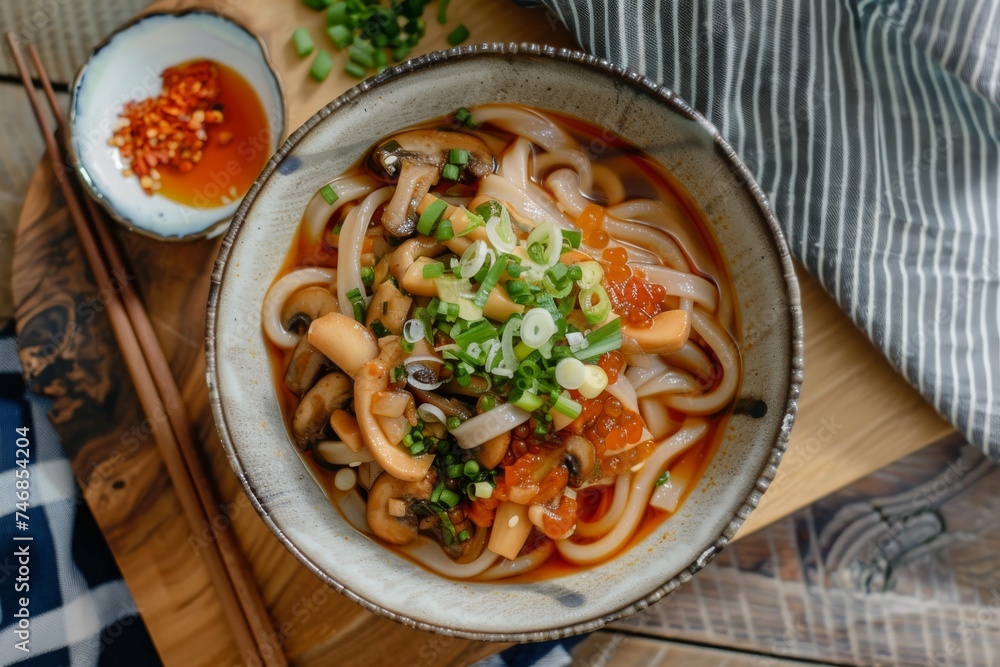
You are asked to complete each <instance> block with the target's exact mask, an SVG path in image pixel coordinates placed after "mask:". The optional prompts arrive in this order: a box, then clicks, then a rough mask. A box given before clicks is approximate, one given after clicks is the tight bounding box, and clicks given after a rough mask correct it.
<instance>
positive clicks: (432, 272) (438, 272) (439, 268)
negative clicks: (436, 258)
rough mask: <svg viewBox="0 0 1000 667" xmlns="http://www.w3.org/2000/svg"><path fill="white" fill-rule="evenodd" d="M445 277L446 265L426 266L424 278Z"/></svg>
mask: <svg viewBox="0 0 1000 667" xmlns="http://www.w3.org/2000/svg"><path fill="white" fill-rule="evenodd" d="M443 275H444V264H442V263H441V262H430V263H429V264H424V269H423V276H424V278H439V277H441V276H443Z"/></svg>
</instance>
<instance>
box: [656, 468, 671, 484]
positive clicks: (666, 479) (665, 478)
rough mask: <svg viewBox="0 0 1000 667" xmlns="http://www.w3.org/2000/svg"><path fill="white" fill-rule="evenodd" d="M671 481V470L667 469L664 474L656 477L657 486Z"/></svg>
mask: <svg viewBox="0 0 1000 667" xmlns="http://www.w3.org/2000/svg"><path fill="white" fill-rule="evenodd" d="M669 481H670V471H669V470H667V471H665V472H664V473H663V474H662V475H660V476H659V477H657V478H656V486H658V487H659V486H663V485H664V484H666V483H668V482H669Z"/></svg>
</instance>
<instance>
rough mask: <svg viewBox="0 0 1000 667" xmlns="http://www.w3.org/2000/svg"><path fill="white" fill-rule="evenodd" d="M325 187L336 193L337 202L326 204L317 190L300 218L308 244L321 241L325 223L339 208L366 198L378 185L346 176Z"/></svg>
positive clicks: (361, 177) (371, 179) (357, 177)
mask: <svg viewBox="0 0 1000 667" xmlns="http://www.w3.org/2000/svg"><path fill="white" fill-rule="evenodd" d="M327 185H329V186H330V187H331V188H333V191H334V192H335V193H337V201H335V202H333V204H327V203H326V200H325V199H323V195H321V194H320V193H319V191H318V190H317V191H316V194H314V195H313V198H312V199H310V200H309V204H308V205H307V206H306V212H305V213H304V214H303V216H302V218H303V220H304V221H305V226H306V238H307V239H308V240H309V242H310V243H319V242H320V241H322V240H323V239H322V236H323V230H324V229H325V228H326V223H327V221H329V220H330V216H332V215H333V214H334V213H336V212H337V211H338V210H339V209H340V207H341V206H343V205H344V204H349V203H351V202H354V201H356V200H358V199H361V198H362V197H367V196H368V195H369V194H370V193H371V192H372V190H374V189H375V188H377V187H378V185H379V184H378V182H377V181H375V179H373V178H371V177H369V176H346V177H343V178H337V179H334V180H332V181H330V182H329V183H327Z"/></svg>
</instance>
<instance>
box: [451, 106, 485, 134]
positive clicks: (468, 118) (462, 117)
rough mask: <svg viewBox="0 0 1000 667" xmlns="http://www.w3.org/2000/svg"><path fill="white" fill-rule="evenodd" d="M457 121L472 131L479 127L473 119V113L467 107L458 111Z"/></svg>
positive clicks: (456, 114)
mask: <svg viewBox="0 0 1000 667" xmlns="http://www.w3.org/2000/svg"><path fill="white" fill-rule="evenodd" d="M455 120H457V121H458V122H459V123H460V124H462V125H464V126H466V127H467V128H469V129H470V130H475V129H476V128H478V127H479V125H478V124H477V123H476V121H474V120H473V119H472V112H471V111H469V110H468V109H466V108H465V107H459V109H458V111H456V112H455Z"/></svg>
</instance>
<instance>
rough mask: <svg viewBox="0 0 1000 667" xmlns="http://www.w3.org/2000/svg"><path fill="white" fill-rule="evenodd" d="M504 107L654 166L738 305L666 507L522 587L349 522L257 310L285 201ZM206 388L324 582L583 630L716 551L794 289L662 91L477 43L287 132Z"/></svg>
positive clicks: (218, 332) (494, 629)
mask: <svg viewBox="0 0 1000 667" xmlns="http://www.w3.org/2000/svg"><path fill="white" fill-rule="evenodd" d="M486 102H508V103H517V104H524V105H529V106H534V107H541V108H547V109H550V110H555V111H558V112H560V113H564V114H569V115H573V116H577V117H580V118H583V119H585V120H588V121H590V122H592V123H594V124H595V125H597V126H599V127H606V128H611V129H613V131H614V132H615V133H616V134H618V135H620V136H621V137H623V138H624V139H625V140H627V141H628V142H630V143H632V144H634V145H636V146H638V147H640V148H642V149H644V150H645V151H646V152H647V153H649V154H650V155H651V156H652V157H654V158H656V159H657V160H659V161H660V162H661V163H662V164H663V165H665V166H666V167H667V168H668V169H669V170H670V171H671V172H672V173H673V175H674V176H675V177H676V178H677V179H678V180H679V181H680V183H681V184H682V185H683V186H684V187H685V188H687V190H688V191H689V193H690V194H691V195H692V196H693V197H694V199H695V200H696V201H697V203H698V205H700V207H701V209H702V211H703V212H704V216H705V218H706V219H707V220H708V222H709V224H710V226H711V227H712V231H713V232H714V234H715V236H716V237H717V239H718V241H719V244H720V245H721V248H722V249H723V252H724V254H725V258H726V260H727V262H728V265H729V268H730V270H731V273H732V279H733V282H734V286H735V294H736V300H737V301H738V303H739V306H740V310H741V317H740V326H741V328H742V331H741V334H742V335H741V338H742V340H743V341H744V342H745V343H749V342H751V341H752V345H750V344H746V345H744V347H743V349H742V355H743V363H744V377H743V381H742V387H741V389H740V391H739V394H738V399H737V400H738V402H737V406H736V409H735V411H734V414H733V415H732V417H731V418H730V419H729V421H728V424H727V426H726V429H725V434H724V436H723V438H722V443H721V445H720V448H719V450H718V453H717V454H716V455H715V457H714V459H713V460H712V462H711V464H710V466H709V467H708V469H707V471H706V473H705V474H704V476H703V477H702V478H701V480H700V482H699V484H698V487H697V488H696V489H695V490H694V492H693V493H691V495H690V496H689V497H688V499H687V501H686V502H685V503H684V504H683V505H682V507H681V509H680V510H679V511H678V512H677V513H675V514H674V515H672V516H671V517H670V518H668V519H667V520H666V521H664V522H663V523H662V524H660V525H659V526H658V527H657V528H656V529H655V530H654V531H653V532H652V534H650V535H649V536H648V537H647V538H645V539H644V540H642V541H641V542H639V543H638V544H636V545H635V546H634V547H633V548H631V549H628V550H627V551H625V552H623V553H620V554H619V555H617V556H616V557H614V558H612V559H611V560H609V561H607V562H605V563H603V564H601V565H598V566H596V567H593V568H591V569H586V570H583V571H578V572H575V573H573V574H569V575H566V576H561V577H558V578H554V579H550V580H545V581H542V582H540V583H528V584H522V583H517V584H514V583H503V582H500V583H467V582H466V583H463V582H458V581H452V580H448V579H444V578H442V577H440V576H438V575H435V574H432V573H431V572H429V571H427V570H424V569H423V568H421V567H419V566H417V565H414V564H413V563H411V562H410V561H408V560H406V559H404V558H402V557H401V556H399V555H397V554H396V553H394V552H392V551H389V550H387V549H385V548H384V547H382V546H380V545H378V544H376V543H374V542H373V541H371V540H370V539H368V538H366V537H365V536H363V535H361V534H360V533H358V532H356V531H355V530H354V529H353V528H352V527H351V526H350V525H348V524H347V523H346V522H345V521H344V520H343V519H342V518H341V515H340V514H339V513H338V512H337V510H336V509H335V508H334V506H333V505H332V504H331V503H330V502H329V501H328V500H327V498H326V496H325V495H324V492H323V490H322V489H321V488H320V486H319V485H318V484H317V483H316V482H315V481H314V480H313V478H312V477H311V476H310V473H309V472H308V471H307V470H306V468H305V467H304V465H303V464H302V463H301V462H300V460H299V458H298V457H297V456H296V455H295V453H294V451H293V449H292V447H293V445H292V444H291V443H290V440H289V437H288V435H287V434H286V430H285V425H284V423H283V421H282V417H281V413H280V412H279V408H278V403H277V400H276V399H275V395H274V388H273V386H272V384H271V381H270V378H271V370H270V368H269V362H268V355H267V352H266V349H265V343H264V338H263V335H262V333H261V326H260V321H259V316H260V309H261V303H262V301H263V298H264V294H265V291H266V290H267V289H268V286H269V285H270V284H271V281H272V280H273V278H274V276H275V275H276V273H277V271H278V269H279V266H280V265H281V263H282V261H283V259H284V257H285V253H286V252H287V249H288V248H289V245H290V243H291V241H292V236H293V235H294V234H295V231H296V228H297V226H298V224H299V220H300V216H301V215H302V212H303V208H304V206H305V204H306V203H307V202H308V201H309V199H310V198H311V197H312V196H313V194H314V193H315V192H316V191H317V190H318V188H320V187H321V186H322V185H323V184H325V183H326V182H327V181H328V180H329V179H330V178H331V176H332V175H335V174H338V173H340V172H342V171H343V170H345V169H347V168H348V167H350V166H351V165H352V164H354V163H355V162H356V161H357V160H358V159H359V157H360V156H361V155H363V154H364V153H365V152H366V151H367V150H368V148H369V147H370V146H371V145H372V144H373V143H375V142H376V141H377V140H378V139H379V138H381V137H383V136H386V135H389V134H392V133H393V132H394V131H397V130H399V129H400V128H404V127H407V126H409V125H412V124H414V123H417V122H419V121H423V120H425V119H427V118H433V117H440V116H444V115H446V114H448V113H451V112H453V111H454V110H455V109H456V108H458V107H460V106H470V107H471V106H473V105H476V104H481V103H486ZM207 344H208V383H209V388H210V392H211V400H212V405H213V409H214V413H215V417H216V420H217V423H218V427H219V432H220V434H221V436H222V442H223V445H224V447H225V449H226V452H227V454H228V456H229V460H230V462H231V464H232V466H233V469H234V470H235V471H236V473H237V475H238V476H239V478H240V480H241V481H242V483H243V486H244V488H245V490H246V493H247V494H248V495H249V497H250V500H251V502H252V503H253V505H254V507H256V509H257V511H258V512H259V513H260V515H261V517H262V518H263V520H264V521H265V523H267V525H268V526H269V527H270V528H271V529H272V530H273V531H274V533H275V535H276V536H277V537H278V539H280V540H281V541H282V542H283V543H284V544H285V546H286V547H287V548H288V549H289V550H290V551H291V552H292V553H293V554H295V556H296V557H297V558H298V559H299V560H300V561H301V562H302V563H303V565H305V566H306V567H307V568H309V570H311V571H312V572H314V573H315V574H316V575H317V576H319V577H320V578H321V579H322V580H324V581H325V582H327V583H328V584H329V585H330V586H332V587H334V588H336V589H338V590H340V591H342V592H343V593H344V594H345V595H347V596H348V597H349V598H350V599H352V600H354V601H356V602H357V603H359V604H361V605H362V606H364V607H366V608H367V609H370V610H372V611H374V612H376V613H379V614H382V615H384V616H388V617H390V618H393V619H395V620H397V621H401V622H403V623H406V624H408V625H412V626H415V627H418V628H421V629H425V630H433V631H437V632H440V633H443V634H447V635H457V636H461V637H467V638H471V639H485V640H502V641H529V640H542V639H551V638H556V637H561V636H566V635H570V634H575V633H580V632H584V631H590V630H595V629H597V628H600V627H601V626H603V625H604V624H606V623H608V622H610V621H613V620H615V619H619V618H622V617H623V616H626V615H628V614H631V613H634V612H636V611H637V610H640V609H642V608H644V607H646V606H647V605H649V604H651V603H652V602H655V601H656V600H658V599H660V598H661V597H663V596H664V595H666V594H668V593H670V592H671V591H673V590H674V589H676V588H677V586H679V585H680V584H681V583H683V582H685V581H687V580H688V579H689V578H690V577H691V575H693V574H694V573H695V572H697V571H698V570H700V569H701V568H703V567H704V566H705V564H706V563H708V562H709V561H710V560H712V558H713V557H714V556H715V555H716V554H718V553H719V550H720V549H722V548H723V547H724V546H725V545H726V544H727V543H728V542H729V541H730V540H731V539H732V537H733V535H734V534H735V533H736V531H737V529H739V527H740V526H741V525H742V523H743V521H744V520H745V519H746V517H747V515H748V514H749V513H750V512H751V511H752V510H753V509H754V507H756V506H757V503H758V502H759V501H760V498H761V494H762V493H763V492H764V491H765V489H767V486H768V484H769V482H770V481H771V479H772V478H773V477H774V474H775V468H776V466H777V464H778V461H779V460H780V458H781V455H782V452H783V451H784V450H785V445H786V442H787V440H788V435H789V431H790V429H791V426H792V421H793V419H794V415H795V411H796V404H797V400H798V396H799V387H800V382H801V373H802V321H801V315H800V306H799V290H798V285H797V283H796V280H795V274H794V272H793V268H792V262H791V258H790V256H789V252H788V248H787V246H786V244H785V240H784V238H783V236H782V233H781V231H780V229H779V227H778V224H777V221H776V220H775V218H774V216H773V214H772V213H771V210H770V209H769V207H768V204H767V201H766V199H765V197H764V194H763V193H762V192H761V190H760V188H759V187H758V186H757V184H756V183H754V181H753V178H752V176H751V175H750V173H749V172H748V171H747V169H746V167H745V166H744V165H743V163H742V162H741V161H740V160H739V158H738V157H737V156H736V155H735V154H734V153H733V150H732V149H731V148H730V147H729V145H728V144H727V143H726V142H725V141H724V140H723V139H722V138H721V137H720V136H719V134H718V132H717V131H716V130H715V128H714V127H713V126H712V125H711V124H710V123H708V122H707V121H706V120H705V119H704V118H702V117H701V116H700V115H698V114H697V113H696V112H694V111H693V110H692V109H691V108H690V107H689V106H688V105H687V104H686V103H685V102H683V101H682V100H680V99H678V98H677V96H675V95H674V94H673V93H671V92H670V91H669V90H666V89H664V88H662V87H659V86H657V85H656V84H654V83H653V82H651V81H649V80H647V79H645V78H643V77H642V76H640V75H638V74H636V73H634V72H631V71H628V70H623V69H621V68H619V67H616V66H614V65H610V64H608V63H607V62H605V61H603V60H599V59H596V58H594V57H591V56H587V55H584V54H582V53H578V52H573V51H567V50H558V51H557V50H554V49H551V48H545V47H538V46H532V45H524V44H522V45H517V44H493V45H481V46H471V47H463V48H459V49H453V50H451V51H447V52H438V53H433V54H430V55H427V56H424V57H421V58H417V59H415V60H412V61H410V62H408V63H404V64H402V65H400V66H399V67H396V68H394V69H392V70H388V71H386V72H383V73H382V74H380V75H378V76H376V77H374V78H372V79H369V80H368V81H365V82H364V83H362V84H360V85H358V86H356V87H355V88H353V89H351V90H350V91H348V92H347V93H345V94H344V95H342V96H341V97H339V98H337V99H336V100H334V101H333V102H331V103H330V104H329V105H327V106H326V107H324V108H323V109H322V110H320V111H319V112H318V113H317V114H316V115H315V116H313V117H312V118H310V119H309V120H308V121H307V122H306V123H305V124H304V125H303V126H302V127H301V128H299V129H298V130H296V131H295V132H294V133H293V134H292V135H291V137H290V138H289V139H288V141H287V142H285V144H284V145H283V146H282V147H281V149H280V150H279V151H278V153H277V154H276V155H275V156H274V157H273V158H272V160H271V162H270V163H269V164H268V166H267V168H266V169H265V170H264V172H263V173H262V174H261V177H260V179H259V180H258V181H257V183H255V184H254V186H253V187H252V188H251V190H250V192H249V194H248V195H247V197H246V198H245V200H244V201H243V203H242V205H241V206H240V208H239V210H238V211H237V212H236V215H235V217H234V222H233V225H232V227H231V229H230V231H229V234H228V235H227V236H226V238H225V239H224V242H223V244H222V248H221V252H220V255H219V259H218V262H217V263H216V270H215V273H214V275H213V277H212V289H211V296H210V300H209V307H208V325H207Z"/></svg>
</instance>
